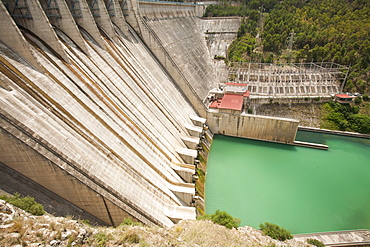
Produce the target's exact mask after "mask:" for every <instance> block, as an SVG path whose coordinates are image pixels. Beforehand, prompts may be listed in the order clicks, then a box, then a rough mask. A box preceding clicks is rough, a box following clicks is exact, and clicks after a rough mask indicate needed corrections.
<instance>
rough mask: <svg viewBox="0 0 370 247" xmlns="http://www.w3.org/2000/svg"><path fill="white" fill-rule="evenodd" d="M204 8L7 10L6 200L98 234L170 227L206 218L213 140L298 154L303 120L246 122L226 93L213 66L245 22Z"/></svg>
mask: <svg viewBox="0 0 370 247" xmlns="http://www.w3.org/2000/svg"><path fill="white" fill-rule="evenodd" d="M204 8H205V7H204V6H203V5H198V4H189V3H171V2H155V1H137V0H127V1H123V0H104V1H103V0H2V1H1V2H0V168H1V169H0V173H1V177H2V181H1V183H0V188H1V189H3V190H4V191H6V192H9V193H10V192H15V191H19V192H20V193H24V194H29V195H31V196H33V197H35V198H36V199H37V200H38V201H40V202H42V203H43V204H44V205H45V207H46V208H47V209H48V210H49V211H52V212H55V213H57V214H65V215H68V214H69V215H75V216H77V217H82V218H86V219H90V220H91V221H92V222H97V223H100V224H107V225H119V224H120V223H121V222H122V220H123V219H124V218H127V217H131V218H133V219H135V220H137V221H140V222H143V223H144V224H147V225H160V226H171V225H172V224H173V223H175V222H177V221H178V220H180V219H195V217H196V207H195V206H196V205H198V206H199V207H200V208H201V206H202V194H201V192H200V191H198V190H196V186H195V183H196V180H197V178H198V176H197V175H196V169H197V167H198V166H200V164H199V153H200V152H204V148H202V147H203V146H204V145H205V146H207V141H208V143H209V140H210V138H211V137H212V132H215V133H220V134H225V135H232V136H243V137H249V138H253V139H262V140H269V141H275V142H282V143H293V142H294V139H295V135H296V131H297V128H298V121H296V120H292V119H281V118H269V117H263V116H255V115H250V114H245V112H244V111H243V108H245V107H246V105H247V104H248V100H249V98H248V97H247V94H246V93H247V92H246V91H245V90H244V91H243V90H241V89H240V86H242V85H234V84H233V83H231V84H227V85H226V86H225V88H224V91H223V93H222V95H221V93H220V91H219V90H218V89H219V85H220V83H222V82H224V80H225V78H224V77H223V75H225V73H219V71H223V70H224V71H225V72H226V75H227V69H225V68H224V67H223V66H222V65H220V64H218V63H217V62H214V61H213V57H214V56H215V55H222V54H221V53H222V52H223V53H225V51H226V50H227V45H228V44H229V43H230V42H231V41H232V39H234V38H235V37H236V32H237V30H238V27H239V24H240V20H239V19H238V18H230V19H223V18H219V19H215V20H210V19H205V20H203V19H200V18H199V17H200V16H201V15H202V13H203V11H204ZM225 27H226V28H225ZM206 38H207V39H206ZM207 42H208V45H209V44H210V43H212V49H209V48H208V47H207ZM216 53H217V54H216ZM226 77H227V76H226ZM243 78H244V77H243ZM215 88H216V89H217V90H215ZM332 88H333V87H332ZM227 89H230V91H225V90H227ZM212 90H214V91H213V93H212ZM210 92H211V93H210ZM274 92H275V91H274ZM331 92H332V91H331ZM230 95H231V96H230ZM218 97H219V98H218ZM221 97H224V98H223V103H221V100H222V99H221ZM214 102H215V103H214ZM218 102H220V104H218ZM228 102H229V105H228ZM212 103H213V104H214V105H215V107H213V108H209V107H210V105H211V104H212ZM225 104H226V106H225ZM230 104H231V105H230ZM208 128H209V129H208ZM202 142H203V143H206V144H202ZM202 145H203V146H202ZM199 193H200V194H199Z"/></svg>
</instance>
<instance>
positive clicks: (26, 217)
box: [0, 200, 309, 247]
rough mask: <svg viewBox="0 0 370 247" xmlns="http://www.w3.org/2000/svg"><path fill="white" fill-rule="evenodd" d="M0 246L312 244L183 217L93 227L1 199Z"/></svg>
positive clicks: (248, 229) (250, 229)
mask: <svg viewBox="0 0 370 247" xmlns="http://www.w3.org/2000/svg"><path fill="white" fill-rule="evenodd" d="M0 246H292V247H294V246H296V247H299V246H309V245H307V244H306V243H305V242H300V241H297V240H294V239H293V240H288V241H285V242H280V241H277V240H274V239H271V238H270V237H267V236H265V235H263V234H262V232H261V231H259V230H256V229H253V228H252V227H248V226H245V227H240V228H238V229H232V230H228V229H226V228H225V227H223V226H219V225H215V224H213V223H212V222H210V221H194V220H183V221H181V222H180V223H178V224H176V225H174V226H172V227H170V228H160V227H144V226H128V225H121V226H119V227H116V228H112V227H93V226H90V225H87V224H84V223H82V222H81V221H78V220H77V221H76V220H73V219H71V218H68V217H67V218H63V217H54V216H52V215H44V216H33V215H30V214H29V213H26V212H25V211H23V210H21V209H19V208H16V207H14V206H13V205H11V204H9V203H6V202H5V201H2V200H0Z"/></svg>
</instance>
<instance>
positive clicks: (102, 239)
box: [93, 233, 108, 246]
mask: <svg viewBox="0 0 370 247" xmlns="http://www.w3.org/2000/svg"><path fill="white" fill-rule="evenodd" d="M93 239H94V243H95V244H96V245H97V246H105V244H106V243H107V241H108V236H107V235H105V234H104V233H97V234H95V235H94V236H93Z"/></svg>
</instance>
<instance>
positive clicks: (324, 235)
mask: <svg viewBox="0 0 370 247" xmlns="http://www.w3.org/2000/svg"><path fill="white" fill-rule="evenodd" d="M293 237H294V239H297V240H300V241H306V240H307V239H310V238H312V239H317V240H319V241H321V242H322V243H323V244H325V245H326V246H370V231H369V230H350V231H335V232H321V233H308V234H296V235H294V236H293Z"/></svg>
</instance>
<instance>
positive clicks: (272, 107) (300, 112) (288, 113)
mask: <svg viewBox="0 0 370 247" xmlns="http://www.w3.org/2000/svg"><path fill="white" fill-rule="evenodd" d="M321 106H322V105H321V104H309V103H307V104H264V105H260V106H258V107H256V109H255V111H256V112H255V114H257V115H264V116H272V117H282V118H292V119H297V120H299V125H300V126H306V127H315V128H320V124H321V117H322V109H321Z"/></svg>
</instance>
